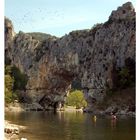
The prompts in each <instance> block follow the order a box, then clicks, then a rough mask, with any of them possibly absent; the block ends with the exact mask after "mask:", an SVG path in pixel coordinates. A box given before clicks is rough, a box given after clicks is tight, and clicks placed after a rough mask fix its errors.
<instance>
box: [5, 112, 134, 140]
mask: <svg viewBox="0 0 140 140" xmlns="http://www.w3.org/2000/svg"><path fill="white" fill-rule="evenodd" d="M5 119H6V120H8V121H11V122H12V123H15V124H18V125H24V126H27V129H26V130H24V131H22V132H21V133H20V136H21V137H26V138H28V140H135V118H120V117H119V118H118V120H117V121H116V122H112V121H111V120H110V118H109V117H97V121H96V123H95V122H94V120H93V116H92V115H91V114H83V113H80V112H77V113H76V112H58V113H53V112H45V113H44V112H24V113H7V114H6V116H5Z"/></svg>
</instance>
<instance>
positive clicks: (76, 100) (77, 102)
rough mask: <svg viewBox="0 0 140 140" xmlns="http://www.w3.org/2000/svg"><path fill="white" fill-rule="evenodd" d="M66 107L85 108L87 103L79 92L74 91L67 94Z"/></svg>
mask: <svg viewBox="0 0 140 140" xmlns="http://www.w3.org/2000/svg"><path fill="white" fill-rule="evenodd" d="M66 105H69V106H76V108H77V109H79V108H81V107H86V106H87V102H86V101H85V99H84V96H83V93H82V91H80V90H75V91H73V92H71V93H70V94H69V96H68V97H67V99H66Z"/></svg>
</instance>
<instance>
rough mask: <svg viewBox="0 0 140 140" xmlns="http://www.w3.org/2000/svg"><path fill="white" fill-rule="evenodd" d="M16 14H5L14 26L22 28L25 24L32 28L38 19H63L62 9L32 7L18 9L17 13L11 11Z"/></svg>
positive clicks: (41, 20)
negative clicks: (29, 8)
mask: <svg viewBox="0 0 140 140" xmlns="http://www.w3.org/2000/svg"><path fill="white" fill-rule="evenodd" d="M13 13H16V14H10V15H7V16H8V17H9V18H10V19H11V20H12V21H14V23H16V26H17V27H18V28H19V29H21V30H22V29H23V28H24V27H25V26H29V27H31V28H34V23H36V22H38V21H40V22H46V21H51V22H55V21H56V20H57V19H58V20H63V19H64V9H62V10H55V11H52V10H46V9H41V8H38V9H32V10H30V11H29V10H26V9H24V11H20V12H19V13H17V12H16V11H15V12H13Z"/></svg>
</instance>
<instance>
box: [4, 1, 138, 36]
mask: <svg viewBox="0 0 140 140" xmlns="http://www.w3.org/2000/svg"><path fill="white" fill-rule="evenodd" d="M127 1H128V0H5V16H6V17H8V18H9V19H10V20H12V22H13V25H14V29H15V32H17V33H18V32H19V31H23V32H43V33H47V34H51V35H55V36H58V37H61V36H63V35H65V34H68V33H69V32H71V31H73V30H81V29H90V28H91V27H92V26H93V25H94V24H96V23H103V22H105V21H107V20H108V17H109V16H110V14H111V11H112V10H116V9H117V7H118V6H121V5H122V4H124V3H125V2H127ZM129 1H130V2H132V3H133V5H134V7H135V6H136V1H135V0H129Z"/></svg>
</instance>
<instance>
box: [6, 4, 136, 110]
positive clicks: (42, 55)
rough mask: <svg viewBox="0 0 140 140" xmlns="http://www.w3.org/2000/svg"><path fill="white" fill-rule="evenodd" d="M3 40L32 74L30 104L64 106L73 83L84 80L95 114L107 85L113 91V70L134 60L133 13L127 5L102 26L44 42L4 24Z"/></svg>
mask: <svg viewBox="0 0 140 140" xmlns="http://www.w3.org/2000/svg"><path fill="white" fill-rule="evenodd" d="M5 37H6V38H5V49H6V57H8V58H9V59H10V61H11V63H12V64H13V65H16V66H17V67H18V68H19V69H20V70H21V71H22V72H24V73H26V74H27V75H28V83H27V85H26V91H24V92H25V93H24V95H26V96H27V97H28V98H30V102H32V103H38V104H39V105H41V106H42V107H43V108H45V109H48V108H51V107H57V106H58V105H59V104H60V103H61V104H62V105H63V103H64V101H65V99H66V96H67V94H68V92H69V90H70V88H71V83H72V81H74V80H76V79H80V82H81V87H82V89H83V91H84V95H85V99H86V100H87V102H88V107H89V108H90V109H92V110H93V109H94V103H96V102H100V101H102V99H103V98H104V96H105V94H106V89H107V86H109V87H110V88H112V87H113V86H114V77H113V70H114V69H116V68H121V67H124V66H125V61H126V60H127V59H132V60H134V61H135V11H134V8H133V6H132V4H131V3H130V2H128V3H126V4H124V5H122V7H119V8H118V9H117V10H116V11H113V12H112V13H111V16H110V17H109V19H108V21H107V22H105V23H104V24H98V25H97V26H96V27H94V28H92V29H90V30H80V31H72V32H70V33H69V34H68V35H65V36H63V37H61V38H56V37H52V36H48V37H46V39H45V40H39V39H38V38H36V37H34V36H33V35H32V34H28V33H23V32H19V33H18V34H14V30H13V26H12V24H11V22H10V21H9V20H8V19H5Z"/></svg>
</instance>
